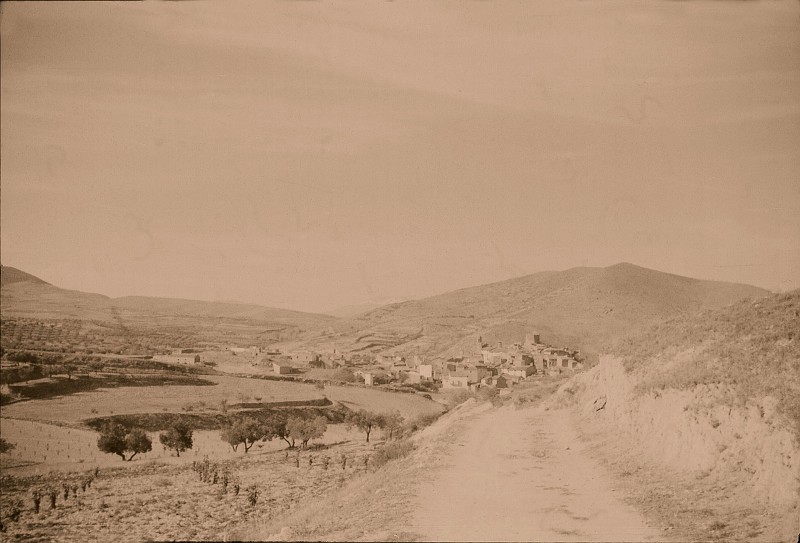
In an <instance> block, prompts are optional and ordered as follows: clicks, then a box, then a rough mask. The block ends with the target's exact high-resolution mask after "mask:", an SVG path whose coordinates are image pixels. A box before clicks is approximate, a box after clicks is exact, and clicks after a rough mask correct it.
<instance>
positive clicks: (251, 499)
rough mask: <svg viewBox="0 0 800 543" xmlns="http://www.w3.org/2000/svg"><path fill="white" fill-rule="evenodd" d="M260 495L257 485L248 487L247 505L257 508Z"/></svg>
mask: <svg viewBox="0 0 800 543" xmlns="http://www.w3.org/2000/svg"><path fill="white" fill-rule="evenodd" d="M258 494H259V492H258V486H257V485H255V484H252V485H250V486H248V487H247V503H249V504H250V505H251V506H255V505H256V503H257V502H258Z"/></svg>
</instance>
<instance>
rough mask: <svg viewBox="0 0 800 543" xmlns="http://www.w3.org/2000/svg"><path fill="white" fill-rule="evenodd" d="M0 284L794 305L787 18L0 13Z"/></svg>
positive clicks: (510, 7) (23, 9) (799, 206)
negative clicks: (571, 284)
mask: <svg viewBox="0 0 800 543" xmlns="http://www.w3.org/2000/svg"><path fill="white" fill-rule="evenodd" d="M0 32H1V35H0V37H1V39H2V66H1V68H2V74H1V75H2V104H1V108H0V113H1V114H2V127H1V128H2V142H1V144H0V151H1V152H2V166H1V167H2V172H1V173H2V196H1V200H0V205H1V206H2V209H1V211H2V215H1V218H2V262H3V264H5V265H10V266H15V267H18V268H21V269H23V270H25V271H27V272H30V273H33V274H35V275H38V276H40V277H42V278H43V279H45V280H47V281H50V282H52V283H54V284H56V285H58V286H62V287H65V288H74V289H79V290H84V291H92V292H100V293H103V294H107V295H110V296H122V295H127V294H143V295H155V296H171V297H185V298H198V299H208V300H239V301H246V302H254V303H262V304H266V305H273V306H280V307H289V308H294V309H301V310H309V311H324V310H327V309H330V308H333V307H337V306H340V305H346V304H355V303H360V302H365V301H369V300H378V301H382V300H386V299H397V298H415V297H422V296H427V295H431V294H436V293H440V292H444V291H447V290H452V289H455V288H460V287H464V286H470V285H475V284H480V283H486V282H492V281H497V280H501V279H505V278H509V277H514V276H519V275H525V274H528V273H532V272H536V271H542V270H551V269H565V268H570V267H573V266H584V265H588V266H605V265H609V264H614V263H617V262H620V261H628V262H632V263H635V264H639V265H642V266H646V267H650V268H655V269H659V270H663V271H669V272H674V273H680V274H683V275H689V276H694V277H700V278H708V279H721V280H728V281H739V282H746V283H751V284H755V285H759V286H762V287H766V288H769V289H772V290H786V289H793V288H798V287H800V151H798V149H800V3H799V2H797V1H791V2H781V1H775V2H708V3H706V2H641V1H638V0H636V1H633V2H625V3H615V2H575V3H570V2H567V1H564V0H558V1H553V2H548V1H543V0H536V1H535V2H534V1H518V2H502V1H498V2H469V3H468V2H427V1H426V2H408V1H403V2H382V3H378V2H369V3H367V2H348V3H344V2H339V3H335V4H333V3H316V2H282V3H267V2H253V3H245V2H215V3H205V2H180V3H178V2H163V3H142V4H140V3H109V4H103V3H96V2H88V3H76V4H56V3H51V2H42V3H38V2H37V3H20V4H16V3H3V4H2V26H1V29H0Z"/></svg>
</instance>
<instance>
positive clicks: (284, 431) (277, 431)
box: [272, 420, 295, 459]
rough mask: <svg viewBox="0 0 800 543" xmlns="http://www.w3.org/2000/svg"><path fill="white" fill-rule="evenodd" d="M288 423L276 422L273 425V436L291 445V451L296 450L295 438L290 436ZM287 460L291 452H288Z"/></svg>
mask: <svg viewBox="0 0 800 543" xmlns="http://www.w3.org/2000/svg"><path fill="white" fill-rule="evenodd" d="M287 422H288V421H284V420H276V421H274V422H273V423H272V430H273V435H274V436H275V437H279V438H281V439H282V440H284V441H285V442H286V444H287V445H289V448H290V449H294V443H295V438H293V437H292V436H291V435H290V434H289V428H288V424H287ZM286 458H287V459H288V458H289V451H286Z"/></svg>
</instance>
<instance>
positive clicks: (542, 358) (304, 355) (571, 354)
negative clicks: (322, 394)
mask: <svg viewBox="0 0 800 543" xmlns="http://www.w3.org/2000/svg"><path fill="white" fill-rule="evenodd" d="M468 351H469V353H465V354H463V355H461V356H453V357H450V358H441V357H439V358H432V359H430V360H427V359H426V358H425V357H423V356H420V355H418V354H414V355H408V356H403V355H400V354H391V355H390V354H380V353H379V354H364V353H349V352H340V351H338V350H337V349H335V348H333V349H331V350H330V351H326V352H317V351H313V350H307V349H301V350H291V351H287V352H283V351H281V350H280V349H276V348H267V347H261V346H250V347H238V346H228V347H225V348H220V349H218V350H202V351H201V350H197V349H172V350H171V351H170V353H169V354H158V355H154V356H153V360H155V361H158V362H166V363H171V364H179V365H206V366H217V365H218V364H219V363H220V361H221V360H224V359H226V357H227V360H231V359H232V358H233V357H235V358H237V359H238V361H239V364H240V365H242V364H244V363H246V364H247V366H249V369H255V370H260V371H258V372H259V373H271V374H274V375H275V376H284V377H286V378H292V377H293V376H297V377H300V376H302V377H304V378H310V379H319V380H328V379H333V380H342V381H349V382H352V383H359V384H362V385H364V386H378V385H394V386H397V385H401V386H408V387H414V388H423V387H424V388H426V389H433V390H436V389H442V390H453V389H463V390H468V391H471V392H474V391H475V390H477V389H480V388H482V387H491V388H498V389H502V388H509V387H511V386H513V385H516V384H518V383H520V382H521V381H525V380H528V379H533V378H537V377H541V376H545V375H556V374H561V373H566V372H575V371H579V370H582V369H583V368H584V362H583V359H582V358H581V355H580V351H577V350H571V349H569V348H567V347H562V348H557V347H553V346H552V345H548V344H545V343H543V342H542V341H541V336H540V334H539V333H537V332H531V333H529V334H527V335H526V336H525V340H524V342H522V343H513V344H512V345H510V346H507V347H506V346H504V345H503V342H502V341H498V342H497V343H496V344H494V345H489V344H488V343H485V342H484V341H483V338H482V337H481V336H477V337H476V338H475V340H474V344H473V346H472V348H470V349H468ZM220 369H223V368H220ZM224 369H228V368H227V367H226V368H224ZM330 370H337V371H334V372H332V371H330ZM415 385H416V387H415Z"/></svg>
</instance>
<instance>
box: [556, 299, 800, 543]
mask: <svg viewBox="0 0 800 543" xmlns="http://www.w3.org/2000/svg"><path fill="white" fill-rule="evenodd" d="M612 352H613V354H614V355H613V356H603V357H601V360H600V364H599V365H598V366H597V367H595V368H592V369H591V370H590V371H588V372H586V373H583V374H579V375H576V376H575V377H574V378H573V379H572V380H571V381H570V382H568V383H567V384H566V385H565V386H564V387H562V389H561V390H560V391H559V394H558V395H557V397H556V400H555V402H556V404H564V403H566V404H568V405H570V404H571V405H574V406H576V407H577V412H578V413H579V420H581V422H582V426H583V431H584V433H585V434H586V435H588V436H590V439H592V440H593V441H595V442H596V443H599V444H600V445H598V451H599V453H598V454H601V455H602V456H604V457H605V458H606V459H607V461H608V463H609V464H610V465H611V466H612V467H613V469H614V470H616V471H618V474H619V475H621V476H623V477H624V478H625V479H626V480H627V481H629V483H630V487H631V488H632V489H634V491H635V493H637V494H638V497H637V501H639V502H640V503H641V504H643V506H644V507H645V508H646V509H649V510H651V511H652V512H653V513H654V515H655V516H657V517H660V518H661V519H662V520H663V521H664V522H668V523H670V524H671V525H673V526H674V527H675V530H676V533H677V535H678V536H680V537H682V538H684V539H686V540H703V541H730V540H754V539H758V540H767V541H776V540H788V539H787V538H789V539H790V538H791V537H796V534H797V533H798V531H797V530H798V529H800V524H798V519H800V515H799V514H798V513H799V511H798V507H800V477H798V473H800V291H793V292H789V293H785V294H776V295H772V296H769V297H766V298H762V299H759V300H743V301H740V302H738V303H735V304H733V305H731V306H728V307H725V308H721V309H717V310H709V311H703V312H701V313H700V314H697V315H694V316H688V315H687V316H682V317H676V318H673V319H669V320H667V321H665V322H662V323H659V324H657V325H655V326H652V327H650V328H648V329H646V330H644V331H640V332H638V333H635V334H633V335H631V336H629V337H627V338H625V339H623V340H621V341H620V342H619V343H618V344H617V345H616V347H614V348H613V349H612Z"/></svg>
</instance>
